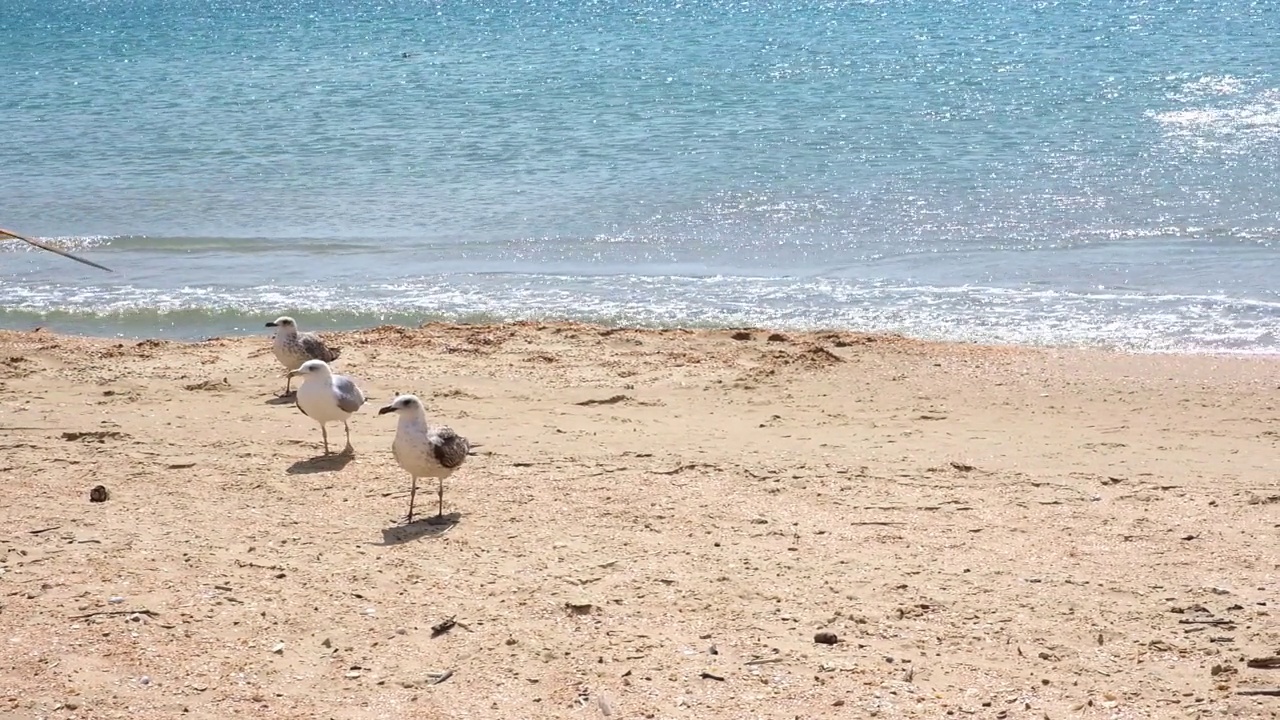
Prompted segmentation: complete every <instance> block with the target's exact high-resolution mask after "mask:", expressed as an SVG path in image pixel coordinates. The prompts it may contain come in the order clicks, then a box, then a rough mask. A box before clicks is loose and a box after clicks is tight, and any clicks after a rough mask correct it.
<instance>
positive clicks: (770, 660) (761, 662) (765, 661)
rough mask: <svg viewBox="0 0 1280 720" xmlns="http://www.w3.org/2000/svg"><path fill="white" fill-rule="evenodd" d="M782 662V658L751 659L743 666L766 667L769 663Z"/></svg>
mask: <svg viewBox="0 0 1280 720" xmlns="http://www.w3.org/2000/svg"><path fill="white" fill-rule="evenodd" d="M783 660H784V658H780V657H767V658H752V659H751V660H748V661H746V662H745V663H743V664H744V665H768V664H769V663H776V662H782V661H783Z"/></svg>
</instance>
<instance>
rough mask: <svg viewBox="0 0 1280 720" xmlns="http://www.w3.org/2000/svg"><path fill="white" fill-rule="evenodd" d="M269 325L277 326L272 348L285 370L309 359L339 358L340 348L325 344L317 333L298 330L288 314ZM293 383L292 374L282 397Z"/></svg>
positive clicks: (285, 385) (295, 367) (328, 361)
mask: <svg viewBox="0 0 1280 720" xmlns="http://www.w3.org/2000/svg"><path fill="white" fill-rule="evenodd" d="M267 327H269V328H276V336H275V340H273V341H272V343H271V350H272V352H274V353H275V354H276V359H277V360H279V361H280V364H281V365H283V366H284V369H285V370H297V369H298V368H299V367H301V366H302V363H304V362H306V361H308V360H323V361H325V362H327V363H331V362H333V361H334V360H337V359H338V354H339V353H340V352H341V349H339V348H331V347H329V346H327V345H325V344H324V341H323V340H321V339H320V338H319V337H318V336H317V335H316V334H315V333H309V332H304V333H300V332H298V324H297V323H296V322H294V321H293V318H291V317H289V316H288V315H282V316H280V317H278V318H276V319H275V320H273V321H271V322H269V323H267ZM292 383H293V375H292V374H290V375H289V379H288V380H287V381H285V384H284V395H281V397H288V395H289V388H290V387H291V385H292Z"/></svg>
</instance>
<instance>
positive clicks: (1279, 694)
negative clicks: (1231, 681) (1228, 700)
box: [1236, 688, 1280, 697]
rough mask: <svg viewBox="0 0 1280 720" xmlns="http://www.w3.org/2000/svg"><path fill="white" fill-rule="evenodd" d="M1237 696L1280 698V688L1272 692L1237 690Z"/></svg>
mask: <svg viewBox="0 0 1280 720" xmlns="http://www.w3.org/2000/svg"><path fill="white" fill-rule="evenodd" d="M1236 694H1237V695H1267V696H1270V697H1280V688H1275V689H1271V690H1237V691H1236Z"/></svg>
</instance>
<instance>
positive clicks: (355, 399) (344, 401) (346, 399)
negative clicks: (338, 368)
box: [333, 375, 364, 413]
mask: <svg viewBox="0 0 1280 720" xmlns="http://www.w3.org/2000/svg"><path fill="white" fill-rule="evenodd" d="M333 389H334V390H337V391H338V407H339V408H341V409H342V412H349V413H353V412H355V411H357V410H359V409H360V406H361V405H364V393H363V392H361V391H360V388H358V387H356V384H355V381H353V380H352V379H351V378H349V377H347V376H346V375H334V376H333Z"/></svg>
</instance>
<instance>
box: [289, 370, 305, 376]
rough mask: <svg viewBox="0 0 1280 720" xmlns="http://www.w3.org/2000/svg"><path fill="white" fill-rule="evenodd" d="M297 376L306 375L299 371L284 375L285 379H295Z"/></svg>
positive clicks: (291, 371)
mask: <svg viewBox="0 0 1280 720" xmlns="http://www.w3.org/2000/svg"><path fill="white" fill-rule="evenodd" d="M299 375H306V373H304V372H302V371H301V370H290V371H289V372H287V373H285V374H284V376H285V377H291V378H296V377H298V376H299Z"/></svg>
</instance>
